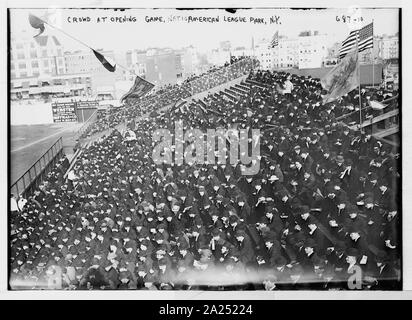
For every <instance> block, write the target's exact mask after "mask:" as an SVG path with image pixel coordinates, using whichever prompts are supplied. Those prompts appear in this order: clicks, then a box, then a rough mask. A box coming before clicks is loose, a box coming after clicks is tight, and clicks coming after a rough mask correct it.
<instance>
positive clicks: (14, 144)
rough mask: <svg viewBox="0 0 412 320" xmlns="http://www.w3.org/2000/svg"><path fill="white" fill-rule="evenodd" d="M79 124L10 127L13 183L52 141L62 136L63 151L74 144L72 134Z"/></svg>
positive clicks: (67, 150) (68, 149)
mask: <svg viewBox="0 0 412 320" xmlns="http://www.w3.org/2000/svg"><path fill="white" fill-rule="evenodd" d="M80 125H81V124H73V123H71V124H44V125H21V126H11V127H10V137H9V139H10V140H9V142H10V178H11V179H10V180H11V183H14V182H15V181H16V180H17V179H18V178H19V177H20V176H21V175H22V174H23V173H24V172H25V171H26V170H27V169H29V168H30V167H31V165H33V164H34V163H35V162H36V161H37V160H38V159H39V158H40V157H41V156H42V155H43V154H44V153H45V152H46V151H47V149H49V148H50V147H51V146H52V145H53V143H55V142H56V141H57V140H58V139H59V138H60V137H63V145H64V146H66V148H65V153H68V152H70V148H67V147H73V146H74V135H75V133H76V131H77V129H78V128H79V127H80Z"/></svg>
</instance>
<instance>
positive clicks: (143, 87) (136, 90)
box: [121, 76, 154, 102]
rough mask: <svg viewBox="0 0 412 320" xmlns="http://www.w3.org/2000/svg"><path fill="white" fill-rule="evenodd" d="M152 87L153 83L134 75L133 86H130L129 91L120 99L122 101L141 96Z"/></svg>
mask: <svg viewBox="0 0 412 320" xmlns="http://www.w3.org/2000/svg"><path fill="white" fill-rule="evenodd" d="M153 87H154V84H153V83H150V82H149V81H146V80H145V79H143V78H140V77H139V76H136V80H135V81H134V84H133V86H132V87H131V88H130V90H129V92H128V93H126V94H125V95H124V96H123V97H122V99H121V101H122V102H123V101H125V100H126V99H138V98H140V97H143V96H144V95H145V94H146V93H148V92H149V91H150V90H152V88H153Z"/></svg>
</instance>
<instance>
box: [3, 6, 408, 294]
mask: <svg viewBox="0 0 412 320" xmlns="http://www.w3.org/2000/svg"><path fill="white" fill-rule="evenodd" d="M0 3H1V4H0V8H1V11H0V21H1V30H2V32H1V35H0V48H1V52H3V53H6V52H7V8H47V7H51V6H53V7H55V6H56V2H53V1H52V0H37V1H30V0H13V1H12V0H6V1H0ZM355 5H356V6H359V7H370V8H380V7H388V8H397V7H401V8H402V26H401V32H402V53H401V55H402V58H403V59H402V92H403V95H402V99H403V100H402V102H403V103H402V119H401V120H402V153H403V154H402V160H403V164H404V165H403V168H402V169H403V186H402V187H403V189H402V191H403V280H404V283H403V288H404V291H403V292H380V291H361V292H354V291H327V292H322V291H276V292H264V291H236V293H235V294H234V292H215V291H205V292H199V291H155V292H154V291H7V202H8V201H9V200H8V195H9V191H8V190H7V143H8V141H7V108H6V106H7V55H4V56H3V59H1V62H0V74H1V78H0V96H1V98H2V100H1V101H2V102H3V103H2V105H3V107H2V108H0V121H1V125H0V130H1V137H0V145H1V147H2V151H3V152H2V156H1V157H0V181H1V183H0V197H1V198H0V203H1V204H2V210H1V214H0V215H1V217H0V234H1V235H2V240H1V241H0V256H1V257H2V259H1V266H0V299H30V300H33V299H58V300H60V299H99V300H105V299H141V300H147V299H159V300H164V299H178V300H197V299H205V300H208V299H233V298H236V299H239V300H241V299H255V300H256V299H257V300H266V299H279V300H282V299H297V300H302V299H308V298H310V299H331V300H338V299H411V298H412V241H411V240H412V239H411V238H412V216H411V215H410V214H409V212H410V211H411V209H412V202H411V197H408V195H411V194H412V183H411V181H410V180H409V179H408V177H412V175H411V173H412V172H411V168H410V166H408V165H405V164H408V163H409V161H408V160H410V159H412V157H411V156H412V154H411V153H412V148H408V142H409V141H410V140H409V139H410V138H411V137H412V135H411V128H412V107H410V106H411V105H412V97H411V95H410V93H409V92H408V91H406V90H404V89H405V88H408V89H409V88H411V84H412V79H411V77H412V68H411V65H412V62H411V59H410V58H408V53H409V55H410V54H411V52H412V46H411V41H412V40H411V39H412V37H411V35H410V33H411V31H412V29H411V27H410V26H411V25H410V21H412V14H411V13H412V2H411V1H406V0H405V1H399V0H391V1H389V0H386V1H383V0H374V1H373V0H372V1H370V0H358V1H356V2H353V1H346V2H345V6H348V7H349V6H355ZM58 7H71V8H73V7H102V8H104V7H117V8H120V7H126V8H127V7H129V8H153V7H155V8H175V7H189V8H195V7H199V8H202V7H203V8H205V7H212V8H214V7H218V8H229V7H234V8H236V7H243V8H246V7H252V8H256V7H260V8H265V7H279V8H280V7H285V8H288V7H317V8H319V7H329V8H333V7H337V8H340V7H344V6H343V5H342V2H341V1H337V0H333V1H332V0H329V1H325V0H322V1H297V0H289V1H276V2H275V1H267V0H260V1H259V0H256V1H247V0H244V1H241V0H237V1H233V0H219V1H216V0H209V1H193V0H192V1H189V0H181V1H176V0H173V1H171V0H169V1H167V0H152V1H147V0H142V1H139V2H136V1H132V0H118V1H107V0H103V1H102V0H100V1H99V0H88V1H87V0H85V1H82V0H61V1H59V2H58Z"/></svg>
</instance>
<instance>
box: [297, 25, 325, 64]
mask: <svg viewBox="0 0 412 320" xmlns="http://www.w3.org/2000/svg"><path fill="white" fill-rule="evenodd" d="M298 43H299V48H298V50H299V52H298V55H299V63H298V68H299V69H309V68H319V67H322V65H323V61H324V59H325V57H326V56H327V54H328V50H327V36H326V35H325V34H319V32H318V31H313V32H312V31H306V32H302V33H301V34H300V35H299V37H298Z"/></svg>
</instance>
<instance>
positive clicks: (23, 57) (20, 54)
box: [17, 52, 25, 59]
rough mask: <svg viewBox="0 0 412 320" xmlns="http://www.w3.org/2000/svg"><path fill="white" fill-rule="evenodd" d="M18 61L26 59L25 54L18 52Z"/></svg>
mask: <svg viewBox="0 0 412 320" xmlns="http://www.w3.org/2000/svg"><path fill="white" fill-rule="evenodd" d="M17 59H25V56H24V52H18V53H17Z"/></svg>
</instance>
